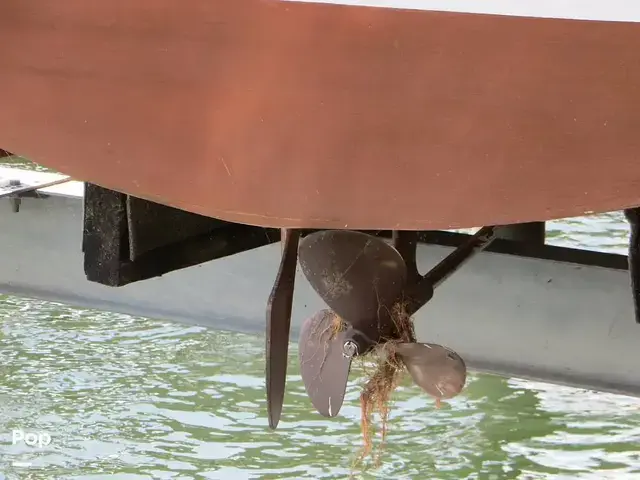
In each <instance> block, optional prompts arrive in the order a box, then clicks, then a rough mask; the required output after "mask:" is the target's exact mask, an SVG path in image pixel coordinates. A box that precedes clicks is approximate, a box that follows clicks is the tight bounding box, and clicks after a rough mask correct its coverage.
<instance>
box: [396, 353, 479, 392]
mask: <svg viewBox="0 0 640 480" xmlns="http://www.w3.org/2000/svg"><path fill="white" fill-rule="evenodd" d="M395 352H396V354H397V355H398V356H399V357H400V358H401V359H402V361H403V362H404V364H405V365H406V367H407V370H408V371H409V374H410V375H411V378H413V381H414V382H415V383H416V385H418V386H419V387H420V388H422V389H423V390H424V391H425V392H427V393H428V394H429V395H431V396H432V397H435V398H436V399H437V400H440V399H444V398H452V397H455V396H456V395H458V394H459V393H460V392H461V391H462V389H463V388H464V385H465V383H466V381H467V367H466V365H465V363H464V360H462V357H460V355H458V354H457V353H456V352H454V351H453V350H450V349H448V348H447V347H443V346H442V345H436V344H433V343H399V344H397V345H396V346H395Z"/></svg>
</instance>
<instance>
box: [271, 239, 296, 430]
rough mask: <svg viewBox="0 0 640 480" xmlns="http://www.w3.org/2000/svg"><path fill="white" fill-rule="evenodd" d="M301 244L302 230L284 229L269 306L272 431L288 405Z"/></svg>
mask: <svg viewBox="0 0 640 480" xmlns="http://www.w3.org/2000/svg"><path fill="white" fill-rule="evenodd" d="M299 240H300V232H299V231H298V230H291V229H282V238H281V240H280V241H281V243H282V260H281V261H280V269H279V270H278V276H277V277H276V281H275V284H274V286H273V290H272V291H271V295H270V296H269V301H268V303H267V332H266V334H267V339H266V341H267V345H266V356H267V371H266V376H267V412H268V416H269V427H271V428H272V429H275V428H276V427H277V426H278V422H280V415H281V414H282V403H283V402H284V389H285V383H286V379H287V357H288V354H289V330H290V328H291V307H292V304H293V288H294V285H295V279H296V263H297V253H298V243H299Z"/></svg>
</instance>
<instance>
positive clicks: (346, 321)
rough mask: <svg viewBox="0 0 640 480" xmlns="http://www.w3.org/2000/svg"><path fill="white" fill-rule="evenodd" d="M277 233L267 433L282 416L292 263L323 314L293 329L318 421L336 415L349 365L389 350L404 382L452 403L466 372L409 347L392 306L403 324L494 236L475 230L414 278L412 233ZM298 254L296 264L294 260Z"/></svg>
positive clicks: (444, 352)
mask: <svg viewBox="0 0 640 480" xmlns="http://www.w3.org/2000/svg"><path fill="white" fill-rule="evenodd" d="M299 238H300V233H299V231H297V230H285V229H283V230H282V260H281V264H280V269H279V271H278V276H277V279H276V283H275V285H274V288H273V290H272V292H271V296H270V297H269V303H268V308H267V335H266V336H267V345H266V351H267V367H266V368H267V371H266V376H267V406H268V415H269V426H270V427H271V428H276V426H277V425H278V421H279V420H280V414H281V412H282V403H283V398H284V391H285V379H286V369H287V354H288V340H289V329H290V324H291V306H292V301H293V288H294V281H295V271H296V264H297V261H298V260H299V262H300V265H301V269H302V271H303V273H304V275H305V277H306V278H307V280H308V281H309V283H310V284H311V286H312V287H313V289H314V290H315V291H316V293H317V294H318V295H319V296H320V297H321V298H322V299H323V300H324V302H325V303H326V304H327V306H329V307H330V309H324V310H320V311H319V312H317V313H316V314H315V315H313V316H312V317H311V318H309V319H307V320H306V321H305V322H304V324H303V326H302V329H301V333H300V340H299V346H300V348H299V362H300V368H301V374H302V379H303V382H304V385H305V389H306V391H307V393H308V395H309V398H310V399H311V402H312V404H313V405H314V407H315V408H316V410H317V411H318V412H319V413H320V414H321V415H323V416H325V417H334V416H336V415H337V414H338V412H339V411H340V408H341V407H342V403H343V401H344V396H345V392H346V386H347V382H348V377H349V372H350V369H351V362H352V360H353V358H354V357H356V356H359V355H365V354H367V353H368V352H370V351H371V350H372V349H373V348H374V347H376V346H378V345H383V344H386V343H387V342H393V345H394V355H396V356H397V358H399V359H400V361H401V362H402V363H403V364H404V366H405V367H406V368H407V371H408V372H409V374H410V375H411V377H412V378H413V380H414V382H415V383H416V384H417V385H418V386H420V387H421V388H422V389H423V390H424V391H426V392H427V393H428V394H430V395H431V396H433V397H435V398H436V399H438V400H439V399H441V398H451V397H453V396H455V395H457V394H458V393H459V392H460V391H461V390H462V388H463V387H464V384H465V381H466V366H465V363H464V361H463V360H462V358H461V357H460V356H459V355H458V354H456V353H455V352H453V351H452V350H450V349H448V348H446V347H443V346H440V345H435V344H428V343H418V342H416V340H415V338H414V335H413V329H412V327H411V328H410V329H409V330H406V331H401V330H402V329H401V328H400V327H399V324H398V322H397V321H396V319H395V318H394V312H395V311H396V309H397V307H398V305H402V307H403V310H404V312H405V313H406V314H407V315H408V316H411V315H413V314H414V313H415V312H416V311H417V310H418V309H419V308H421V307H422V306H423V305H424V304H426V303H427V302H428V301H429V300H430V299H431V297H432V296H433V289H434V288H435V287H436V286H437V285H439V284H440V283H441V282H442V281H444V280H445V279H446V278H447V277H448V276H449V275H450V274H451V273H452V271H454V270H455V269H457V268H458V267H459V266H460V265H462V264H463V263H464V262H465V261H466V260H467V259H468V258H470V257H471V256H472V255H473V254H474V253H475V252H477V251H480V250H481V249H483V248H484V247H485V246H486V245H488V244H489V243H490V242H491V241H492V240H493V238H494V228H493V227H485V228H483V229H481V230H480V231H479V232H478V233H476V234H475V235H473V236H472V237H470V239H469V240H468V241H467V242H466V243H465V244H463V245H462V246H460V247H459V248H458V249H457V250H456V251H454V252H453V253H452V254H451V255H450V256H449V257H447V258H445V260H443V261H442V262H440V263H439V264H438V265H437V266H436V267H434V268H433V269H432V270H431V271H430V272H429V273H427V274H426V275H424V276H421V275H420V274H419V273H418V269H417V264H416V246H417V233H416V232H394V235H393V246H392V245H390V244H388V243H387V242H385V241H384V240H382V239H381V238H379V237H376V236H373V235H369V234H365V233H362V232H357V231H350V230H324V231H319V232H315V233H312V234H309V235H307V236H306V237H304V239H302V240H299ZM298 256H299V259H298Z"/></svg>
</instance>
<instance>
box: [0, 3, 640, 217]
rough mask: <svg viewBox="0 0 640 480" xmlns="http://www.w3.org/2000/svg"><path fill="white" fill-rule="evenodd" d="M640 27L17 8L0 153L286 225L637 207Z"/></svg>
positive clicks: (150, 6) (367, 14) (322, 12)
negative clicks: (7, 153) (7, 152)
mask: <svg viewBox="0 0 640 480" xmlns="http://www.w3.org/2000/svg"><path fill="white" fill-rule="evenodd" d="M639 45H640V24H638V23H625V22H598V21H574V20H559V19H541V18H517V17H506V16H496V15H471V14H462V13H443V12H431V11H410V10H396V9H390V8H367V7H353V6H338V5H328V4H305V3H292V2H278V1H266V0H234V1H226V0H225V1H223V0H184V1H183V2H172V1H169V0H135V1H131V0H114V1H110V2H100V3H99V4H96V3H95V2H83V1H81V0H68V1H65V2H57V1H55V0H42V1H41V2H38V3H37V4H33V5H32V4H30V3H25V2H23V1H21V0H5V1H4V2H3V3H2V6H0V105H2V115H0V146H1V147H2V148H4V149H7V150H9V151H12V152H14V153H17V154H20V155H24V156H26V157H28V158H30V159H32V160H34V161H36V162H38V163H41V164H43V165H46V166H48V167H51V168H54V169H56V170H59V171H62V172H64V173H66V174H69V175H71V176H73V177H75V178H78V179H80V180H84V181H89V182H92V183H96V184H99V185H102V186H104V187H107V188H110V189H113V190H118V191H121V192H125V193H129V194H131V195H135V196H138V197H140V198H144V199H148V200H152V201H155V202H158V203H163V204H167V205H171V206H174V207H178V208H181V209H184V210H187V211H191V212H194V213H199V214H203V215H208V216H212V217H216V218H220V219H224V220H228V221H234V222H240V223H246V224H252V225H261V226H269V227H292V228H296V227H306V228H349V229H420V230H422V229H445V228H453V227H470V226H478V225H484V224H510V223H518V222H527V221H537V220H548V219H552V218H561V217H569V216H577V215H581V214H584V213H586V212H601V211H610V210H617V209H622V208H625V207H630V206H636V205H640V168H639V167H638V163H637V158H638V155H639V154H640V135H638V133H637V132H638V131H639V129H640V110H639V109H638V108H637V105H639V104H640V89H638V84H640V61H639V60H638V54H637V52H638V46H639Z"/></svg>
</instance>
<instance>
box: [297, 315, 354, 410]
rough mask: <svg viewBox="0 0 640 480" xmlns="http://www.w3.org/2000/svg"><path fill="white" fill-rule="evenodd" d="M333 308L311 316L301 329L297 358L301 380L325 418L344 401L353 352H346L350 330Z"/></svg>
mask: <svg viewBox="0 0 640 480" xmlns="http://www.w3.org/2000/svg"><path fill="white" fill-rule="evenodd" d="M341 323H342V321H341V320H340V318H339V317H338V316H337V315H336V314H335V313H333V312H332V311H330V310H320V311H319V312H317V313H316V314H315V315H314V316H313V317H311V318H308V319H307V320H306V321H305V322H304V324H303V325H302V330H301V331H300V342H299V351H298V358H299V361H300V373H301V375H302V381H303V382H304V387H305V389H306V391H307V395H309V398H310V399H311V403H312V404H313V406H314V407H315V409H316V410H317V411H318V413H320V415H322V416H324V417H335V416H336V415H337V414H338V412H339V411H340V408H341V407H342V402H343V401H344V395H345V392H346V389H347V382H348V380H349V371H350V370H351V356H350V355H345V353H350V354H354V353H355V352H354V351H351V352H345V350H344V344H345V341H346V340H347V338H346V335H347V331H345V330H341Z"/></svg>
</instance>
